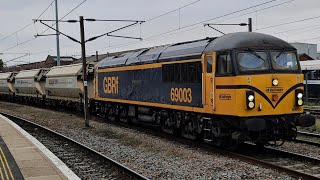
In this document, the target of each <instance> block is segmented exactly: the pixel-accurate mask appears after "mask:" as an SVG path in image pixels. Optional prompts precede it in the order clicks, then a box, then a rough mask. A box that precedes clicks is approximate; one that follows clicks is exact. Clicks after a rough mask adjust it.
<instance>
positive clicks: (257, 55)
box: [248, 48, 266, 61]
mask: <svg viewBox="0 0 320 180" xmlns="http://www.w3.org/2000/svg"><path fill="white" fill-rule="evenodd" d="M248 50H249V52H250V53H251V54H253V55H254V56H256V57H257V58H259V59H262V60H263V61H266V60H265V59H263V58H262V57H261V56H260V55H259V54H257V53H256V52H255V51H254V50H253V49H251V48H248Z"/></svg>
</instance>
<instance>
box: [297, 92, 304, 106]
mask: <svg viewBox="0 0 320 180" xmlns="http://www.w3.org/2000/svg"><path fill="white" fill-rule="evenodd" d="M295 94H296V98H295V99H296V100H295V101H296V103H295V105H296V106H302V105H303V99H302V98H303V90H302V89H296V91H295Z"/></svg>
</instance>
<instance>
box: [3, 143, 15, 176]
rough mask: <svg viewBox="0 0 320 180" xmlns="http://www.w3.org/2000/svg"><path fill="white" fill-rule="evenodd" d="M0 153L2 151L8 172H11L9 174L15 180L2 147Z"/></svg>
mask: <svg viewBox="0 0 320 180" xmlns="http://www.w3.org/2000/svg"><path fill="white" fill-rule="evenodd" d="M0 151H1V154H2V156H3V159H4V161H5V163H6V165H7V167H8V170H9V173H10V176H11V179H12V180H14V177H13V175H12V172H11V169H10V166H9V164H8V161H7V158H6V156H5V155H4V153H3V151H2V148H1V147H0Z"/></svg>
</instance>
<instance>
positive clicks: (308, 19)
mask: <svg viewBox="0 0 320 180" xmlns="http://www.w3.org/2000/svg"><path fill="white" fill-rule="evenodd" d="M318 18H320V16H314V17H309V18H304V19H300V20H295V21H290V22H285V23H281V24H275V25H271V26H266V27H262V28H259V29H258V30H263V29H269V28H274V27H279V26H284V25H288V24H294V23H299V22H304V21H310V20H313V19H318Z"/></svg>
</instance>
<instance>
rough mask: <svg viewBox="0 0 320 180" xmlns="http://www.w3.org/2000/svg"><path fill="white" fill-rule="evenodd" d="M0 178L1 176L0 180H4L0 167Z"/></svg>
mask: <svg viewBox="0 0 320 180" xmlns="http://www.w3.org/2000/svg"><path fill="white" fill-rule="evenodd" d="M0 176H1V179H4V177H3V173H2V168H1V167H0Z"/></svg>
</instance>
